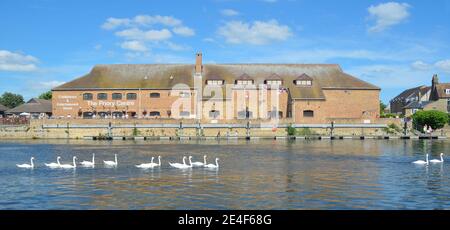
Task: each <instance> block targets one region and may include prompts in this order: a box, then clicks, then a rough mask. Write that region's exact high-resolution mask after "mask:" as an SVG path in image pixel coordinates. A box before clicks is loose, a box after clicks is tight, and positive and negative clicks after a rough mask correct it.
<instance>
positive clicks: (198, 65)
mask: <svg viewBox="0 0 450 230" xmlns="http://www.w3.org/2000/svg"><path fill="white" fill-rule="evenodd" d="M202 70H203V65H202V53H201V52H198V53H197V55H196V56H195V73H196V74H201V73H202Z"/></svg>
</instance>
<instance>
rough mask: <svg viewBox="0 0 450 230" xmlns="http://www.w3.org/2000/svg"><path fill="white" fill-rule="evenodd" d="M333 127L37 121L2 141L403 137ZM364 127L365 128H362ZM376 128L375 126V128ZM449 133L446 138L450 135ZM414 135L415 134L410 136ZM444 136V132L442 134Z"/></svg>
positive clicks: (4, 129)
mask: <svg viewBox="0 0 450 230" xmlns="http://www.w3.org/2000/svg"><path fill="white" fill-rule="evenodd" d="M333 122H334V126H333V127H334V128H333V129H331V127H330V124H331V122H330V124H317V125H302V124H292V123H291V121H290V120H280V122H279V127H277V126H275V125H271V124H268V123H266V122H264V121H255V120H251V121H246V120H243V121H234V122H229V121H217V123H213V124H211V123H200V124H199V123H198V122H197V121H194V120H182V121H180V120H171V119H167V120H164V119H151V120H150V119H149V120H122V119H117V120H112V119H111V120H109V119H106V120H102V119H36V120H31V121H30V122H29V124H26V125H17V126H11V125H8V126H0V139H83V138H89V137H147V138H152V137H171V138H177V137H178V138H180V137H217V136H218V135H220V136H221V137H224V136H229V137H247V136H249V137H283V136H287V135H288V132H287V128H286V127H287V126H288V125H293V126H294V127H296V134H295V135H296V136H329V135H331V132H333V136H383V135H390V136H396V135H397V136H400V135H402V133H401V132H396V131H395V130H392V129H391V131H390V132H389V133H388V132H387V130H386V128H384V127H386V126H387V125H389V124H395V125H396V126H397V127H400V128H402V127H403V125H402V122H401V120H400V119H378V120H377V121H376V123H372V124H364V123H363V122H362V121H359V120H357V119H343V120H342V119H341V120H333ZM360 126H361V127H360ZM372 126H373V127H372ZM447 131H448V129H447V130H446V131H445V135H446V134H447V133H448V132H447ZM409 135H413V134H411V133H410V134H409ZM439 135H441V133H440V134H439Z"/></svg>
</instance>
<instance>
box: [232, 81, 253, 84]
mask: <svg viewBox="0 0 450 230" xmlns="http://www.w3.org/2000/svg"><path fill="white" fill-rule="evenodd" d="M236 85H253V80H236Z"/></svg>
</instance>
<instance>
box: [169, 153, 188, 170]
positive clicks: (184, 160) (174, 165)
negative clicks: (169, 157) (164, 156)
mask: <svg viewBox="0 0 450 230" xmlns="http://www.w3.org/2000/svg"><path fill="white" fill-rule="evenodd" d="M169 165H170V166H172V167H174V168H178V169H187V168H192V165H187V164H186V157H185V156H184V157H183V164H180V163H170V162H169Z"/></svg>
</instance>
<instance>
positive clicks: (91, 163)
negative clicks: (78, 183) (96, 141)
mask: <svg viewBox="0 0 450 230" xmlns="http://www.w3.org/2000/svg"><path fill="white" fill-rule="evenodd" d="M81 165H83V166H84V167H94V166H95V153H93V154H92V161H82V162H81Z"/></svg>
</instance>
